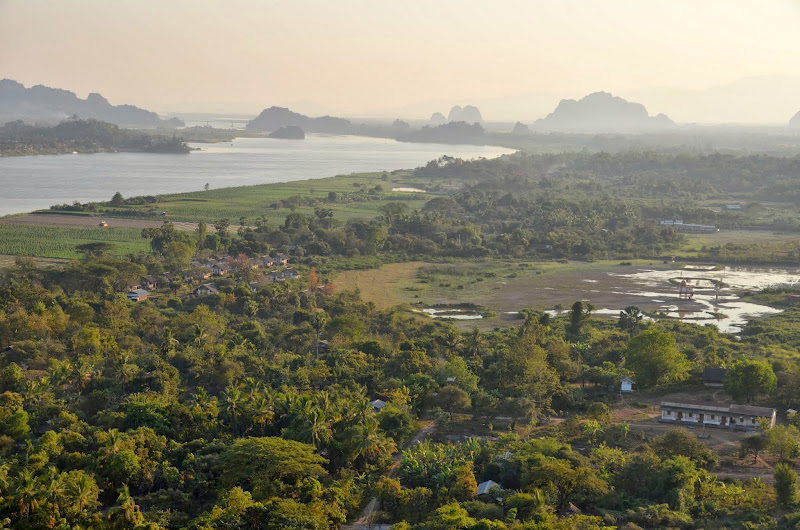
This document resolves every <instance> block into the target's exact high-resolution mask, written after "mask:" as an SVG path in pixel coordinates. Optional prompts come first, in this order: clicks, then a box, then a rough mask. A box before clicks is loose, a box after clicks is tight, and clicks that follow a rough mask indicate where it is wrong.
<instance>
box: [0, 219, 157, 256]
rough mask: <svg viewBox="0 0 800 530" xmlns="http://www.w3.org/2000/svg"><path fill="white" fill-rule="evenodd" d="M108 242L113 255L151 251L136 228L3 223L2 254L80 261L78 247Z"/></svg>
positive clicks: (0, 226)
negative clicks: (77, 259)
mask: <svg viewBox="0 0 800 530" xmlns="http://www.w3.org/2000/svg"><path fill="white" fill-rule="evenodd" d="M95 241H105V242H108V243H111V244H113V245H115V247H116V248H115V249H114V251H112V252H111V254H112V255H116V256H122V255H125V254H129V253H131V252H140V251H148V250H150V246H149V244H148V242H147V241H146V240H145V239H142V231H141V230H140V229H136V228H99V227H97V228H89V227H87V228H83V227H65V226H37V225H26V224H21V223H3V222H0V254H10V255H18V256H36V257H42V258H66V259H71V258H77V257H80V254H79V253H78V252H77V251H76V250H75V247H76V246H78V245H81V244H83V243H91V242H95Z"/></svg>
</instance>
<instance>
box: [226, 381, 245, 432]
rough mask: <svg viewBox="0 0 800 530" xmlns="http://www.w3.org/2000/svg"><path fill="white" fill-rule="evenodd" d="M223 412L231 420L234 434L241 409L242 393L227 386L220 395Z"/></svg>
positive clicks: (235, 388)
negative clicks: (223, 407)
mask: <svg viewBox="0 0 800 530" xmlns="http://www.w3.org/2000/svg"><path fill="white" fill-rule="evenodd" d="M222 401H223V404H224V406H225V412H226V413H227V414H228V416H229V417H230V418H231V429H232V430H233V432H234V434H235V433H236V418H237V416H238V415H239V412H240V411H241V409H242V391H241V390H239V389H238V388H237V387H235V386H229V387H228V388H226V389H225V392H223V394H222Z"/></svg>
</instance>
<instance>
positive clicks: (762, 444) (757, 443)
mask: <svg viewBox="0 0 800 530" xmlns="http://www.w3.org/2000/svg"><path fill="white" fill-rule="evenodd" d="M766 448H767V437H766V436H765V435H764V434H763V433H761V434H751V435H750V436H746V437H744V438H742V442H741V450H742V453H743V454H745V455H748V454H751V455H753V463H754V464H755V463H756V462H757V461H758V455H759V454H761V453H762V452H763V451H764V450H765V449H766Z"/></svg>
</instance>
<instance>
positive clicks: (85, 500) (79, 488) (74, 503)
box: [67, 473, 100, 514]
mask: <svg viewBox="0 0 800 530" xmlns="http://www.w3.org/2000/svg"><path fill="white" fill-rule="evenodd" d="M67 492H68V494H69V502H70V506H71V507H72V508H73V509H74V510H75V512H77V513H79V514H81V513H83V512H84V510H89V509H94V508H97V507H98V506H100V502H98V500H97V495H98V493H99V490H98V488H97V484H96V483H95V481H94V480H92V479H91V477H89V476H88V475H86V474H85V473H81V474H80V475H78V477H77V478H76V479H75V480H71V481H70V482H69V483H68V484H67Z"/></svg>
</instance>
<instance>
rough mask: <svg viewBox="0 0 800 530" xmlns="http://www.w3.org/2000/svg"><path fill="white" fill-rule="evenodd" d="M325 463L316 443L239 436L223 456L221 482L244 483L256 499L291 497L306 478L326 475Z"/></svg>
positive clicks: (230, 484) (244, 486)
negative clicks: (318, 452)
mask: <svg viewBox="0 0 800 530" xmlns="http://www.w3.org/2000/svg"><path fill="white" fill-rule="evenodd" d="M326 463H327V460H326V459H325V458H323V457H321V456H320V455H318V454H317V453H316V448H315V447H314V446H313V445H309V444H304V443H301V442H295V441H294V440H284V439H283V438H276V437H270V436H267V437H263V438H255V437H249V438H239V439H237V440H236V441H235V442H233V445H231V446H230V447H229V448H228V449H227V450H226V451H225V452H224V453H222V455H221V456H220V464H221V469H223V470H224V471H223V473H222V476H221V477H220V484H222V486H223V487H225V488H227V489H230V488H232V487H234V486H241V487H242V488H243V489H244V490H245V491H250V492H251V493H252V494H253V498H254V499H255V500H261V499H266V498H270V497H273V496H280V497H284V498H285V497H291V496H294V495H295V494H297V493H298V490H297V485H298V484H300V483H301V481H302V480H303V479H306V478H314V479H316V478H319V477H322V476H323V475H325V468H324V467H322V466H323V465H325V464H326Z"/></svg>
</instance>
